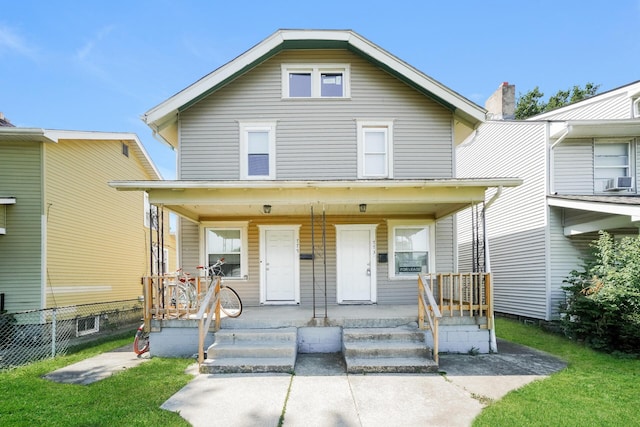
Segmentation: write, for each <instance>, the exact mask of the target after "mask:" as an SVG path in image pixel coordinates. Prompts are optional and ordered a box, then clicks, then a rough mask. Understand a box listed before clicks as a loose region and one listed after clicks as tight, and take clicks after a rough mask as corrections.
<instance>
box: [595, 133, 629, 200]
mask: <svg viewBox="0 0 640 427" xmlns="http://www.w3.org/2000/svg"><path fill="white" fill-rule="evenodd" d="M629 145H630V144H629V141H620V140H602V139H598V140H596V141H595V144H594V147H593V151H594V162H593V163H594V181H595V192H596V193H601V192H604V191H605V190H606V189H607V186H608V185H609V184H610V182H611V181H610V180H617V178H618V177H628V176H631V175H630V172H631V164H630V158H631V156H630V153H629V149H630V147H629Z"/></svg>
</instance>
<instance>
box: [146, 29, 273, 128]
mask: <svg viewBox="0 0 640 427" xmlns="http://www.w3.org/2000/svg"><path fill="white" fill-rule="evenodd" d="M283 40H284V39H283V37H282V33H281V32H280V31H278V32H276V33H274V34H272V35H271V36H269V37H268V38H266V39H265V40H263V41H262V42H261V43H259V44H258V45H256V46H254V47H252V48H251V49H249V50H248V51H246V52H244V53H243V54H241V55H240V56H238V57H237V58H235V59H233V60H231V61H230V62H227V63H226V64H224V65H222V66H221V67H220V68H217V69H216V70H214V71H213V72H211V73H209V74H207V75H206V76H204V77H202V78H201V79H200V80H198V81H197V82H195V83H193V84H192V85H191V86H188V87H187V88H185V89H183V90H182V91H180V92H178V93H177V94H175V95H174V96H172V97H171V98H169V99H167V100H166V101H164V102H163V103H161V104H158V105H157V106H155V107H153V108H152V109H151V110H149V111H147V112H146V113H145V114H144V115H143V117H142V120H143V121H144V122H145V123H146V124H147V125H149V126H152V127H153V125H154V124H156V122H158V121H162V122H164V121H166V120H163V119H164V118H165V117H166V116H168V115H171V114H177V112H178V109H179V108H180V107H181V106H183V105H185V104H187V103H189V102H191V100H193V99H194V98H197V97H198V96H200V95H201V94H202V93H204V92H206V91H207V90H209V89H210V88H212V87H214V86H215V85H216V84H218V83H220V82H221V81H224V80H225V79H227V78H229V77H231V76H233V75H234V74H235V73H237V72H238V71H239V70H241V69H242V68H244V67H246V66H247V65H249V64H251V63H252V62H254V61H255V60H256V59H258V58H260V57H261V56H263V55H265V54H267V53H268V52H270V51H271V50H272V49H274V48H276V47H277V46H279V45H280V44H282V42H283Z"/></svg>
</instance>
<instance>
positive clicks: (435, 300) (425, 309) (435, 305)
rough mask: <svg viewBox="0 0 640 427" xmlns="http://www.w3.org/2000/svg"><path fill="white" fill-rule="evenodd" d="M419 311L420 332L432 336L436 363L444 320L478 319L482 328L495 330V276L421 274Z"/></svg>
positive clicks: (419, 278)
mask: <svg viewBox="0 0 640 427" xmlns="http://www.w3.org/2000/svg"><path fill="white" fill-rule="evenodd" d="M418 308H419V312H418V322H419V326H420V328H421V329H430V330H431V332H432V335H433V338H434V339H433V342H434V359H435V358H437V348H438V323H439V319H440V318H442V317H476V318H480V319H482V320H484V322H485V323H484V324H481V325H480V327H483V328H487V329H493V297H492V286H491V273H431V274H421V275H419V276H418ZM425 318H426V319H427V321H428V325H425V322H424V320H425ZM436 361H437V359H436Z"/></svg>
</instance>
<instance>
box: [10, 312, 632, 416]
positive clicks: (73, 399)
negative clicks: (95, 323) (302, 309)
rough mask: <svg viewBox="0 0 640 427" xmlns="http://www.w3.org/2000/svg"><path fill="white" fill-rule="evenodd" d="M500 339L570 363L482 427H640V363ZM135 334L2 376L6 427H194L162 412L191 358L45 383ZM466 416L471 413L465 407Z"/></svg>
mask: <svg viewBox="0 0 640 427" xmlns="http://www.w3.org/2000/svg"><path fill="white" fill-rule="evenodd" d="M497 331H498V336H499V337H501V338H504V339H507V340H509V341H514V342H518V343H521V344H525V345H528V346H531V347H535V348H538V349H540V350H544V351H547V352H549V353H552V354H555V355H557V356H559V357H562V358H563V359H565V360H566V361H567V362H568V363H569V366H568V368H567V369H565V370H564V371H561V372H559V373H557V374H554V375H552V376H551V377H550V378H547V379H544V380H541V381H536V382H534V383H531V384H529V385H527V386H525V387H523V388H521V389H519V390H515V391H513V392H511V393H509V394H508V395H507V396H505V397H504V398H503V399H501V400H499V401H497V402H495V403H493V404H491V405H490V406H489V407H487V408H486V409H485V410H484V411H483V412H482V414H480V416H479V417H478V418H477V419H476V420H475V422H474V426H492V427H495V426H580V427H582V426H633V425H640V410H638V409H637V405H638V403H639V402H640V360H638V359H619V358H616V357H613V356H609V355H606V354H601V353H597V352H594V351H592V350H589V349H587V348H585V347H583V346H581V345H578V344H575V343H572V342H570V341H568V340H566V339H563V338H561V337H559V336H556V335H553V334H549V333H546V332H544V331H542V330H540V329H539V328H537V327H532V326H525V325H522V324H519V323H516V322H511V321H507V320H504V319H498V322H497ZM132 340H133V335H132V334H130V335H128V336H126V337H122V338H120V339H116V340H111V341H109V342H106V343H103V344H99V345H94V346H93V347H90V348H85V349H83V350H80V351H78V352H76V353H73V354H70V355H68V356H64V357H58V358H56V359H53V360H46V361H42V362H37V363H34V364H31V365H28V366H24V367H21V368H18V369H14V370H12V371H9V372H3V373H0V397H1V398H0V425H1V426H3V427H4V426H34V425H37V426H112V425H127V426H146V425H149V426H186V425H188V423H186V422H185V421H184V420H183V419H182V418H180V416H179V415H178V414H176V413H172V412H168V411H164V410H162V409H160V405H161V404H162V403H163V402H164V401H166V400H167V399H168V398H169V397H170V396H171V395H173V394H174V393H175V392H177V391H178V390H180V389H181V388H182V387H184V386H185V385H186V384H187V383H188V382H189V381H190V379H191V376H190V375H188V374H185V372H184V371H185V369H186V367H187V366H188V365H189V364H191V363H193V361H192V360H191V359H163V358H153V359H151V360H150V361H149V362H146V363H143V364H142V365H140V366H139V367H136V368H133V369H128V370H126V371H124V372H121V373H118V374H117V375H114V376H112V377H110V378H107V379H105V380H102V381H98V382H96V383H94V384H91V385H88V386H83V385H73V384H58V383H54V382H51V381H48V380H44V379H42V378H41V377H42V376H43V375H45V374H47V373H49V372H51V371H53V370H55V369H58V368H60V367H63V366H66V365H69V364H71V363H74V362H76V361H79V360H82V359H84V358H87V357H91V356H93V355H96V354H99V353H101V352H105V351H108V350H112V349H114V348H118V347H121V346H123V345H126V344H130V343H131V342H132ZM461 410H463V409H462V408H461Z"/></svg>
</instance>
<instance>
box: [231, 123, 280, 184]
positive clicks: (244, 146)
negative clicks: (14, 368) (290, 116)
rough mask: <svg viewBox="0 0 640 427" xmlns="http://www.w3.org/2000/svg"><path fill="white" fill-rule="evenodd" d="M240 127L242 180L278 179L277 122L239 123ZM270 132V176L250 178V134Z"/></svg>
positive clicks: (253, 176)
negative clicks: (248, 135) (248, 136)
mask: <svg viewBox="0 0 640 427" xmlns="http://www.w3.org/2000/svg"><path fill="white" fill-rule="evenodd" d="M238 124H239V125H240V179H249V180H253V179H258V180H260V179H276V122H238ZM253 131H259V132H264V131H267V132H269V175H252V176H249V140H248V138H247V134H248V132H253Z"/></svg>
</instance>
